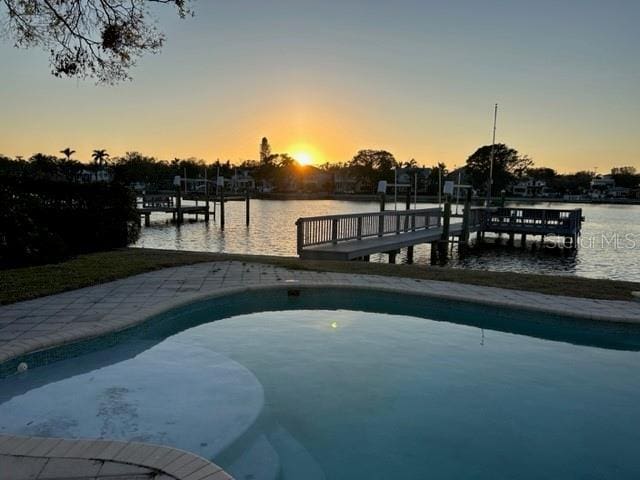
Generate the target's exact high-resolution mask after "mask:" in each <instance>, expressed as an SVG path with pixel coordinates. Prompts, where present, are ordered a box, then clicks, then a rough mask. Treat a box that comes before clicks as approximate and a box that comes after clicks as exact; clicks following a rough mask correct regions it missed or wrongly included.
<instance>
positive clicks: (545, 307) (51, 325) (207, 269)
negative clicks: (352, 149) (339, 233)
mask: <svg viewBox="0 0 640 480" xmlns="http://www.w3.org/2000/svg"><path fill="white" fill-rule="evenodd" d="M278 286H281V287H292V288H295V287H296V286H298V287H318V288H322V287H346V288H366V289H375V290H385V291H395V292H402V293H411V294H417V295H427V296H435V297H441V298H447V299H450V300H454V301H455V300H460V301H471V302H477V303H483V304H490V305H496V306H505V307H515V308H519V309H529V310H535V311H544V312H549V313H556V314H560V315H566V316H571V317H577V318H585V319H590V320H600V321H609V322H626V323H639V324H640V302H637V301H619V300H593V299H585V298H573V297H564V296H556V295H545V294H541V293H533V292H525V291H521V290H508V289H501V288H495V287H482V286H475V285H463V284H457V283H451V282H440V281H434V280H416V279H409V278H398V277H385V276H378V275H354V274H343V273H332V272H312V271H303V270H288V269H285V268H281V267H276V266H272V265H262V264H255V263H244V262H237V261H224V262H210V263H201V264H195V265H189V266H183V267H174V268H167V269H163V270H158V271H154V272H149V273H144V274H140V275H135V276H132V277H129V278H125V279H122V280H116V281H113V282H109V283H104V284H101V285H96V286H92V287H87V288H82V289H79V290H73V291H70V292H65V293H60V294H56V295H51V296H48V297H43V298H38V299H35V300H29V301H26V302H20V303H15V304H12V305H7V306H2V307H0V363H3V362H5V361H8V360H10V359H12V358H14V357H17V356H20V355H24V354H27V353H30V352H34V351H38V350H42V349H46V348H50V347H54V346H58V345H61V344H64V343H69V342H73V341H77V340H81V339H86V338H91V337H95V336H99V335H102V334H105V333H108V332H112V331H117V330H121V329H124V328H127V327H129V326H132V325H135V324H137V323H140V322H142V321H144V320H145V319H147V318H149V317H150V316H153V315H155V314H158V313H160V312H162V311H165V310H167V309H169V308H172V307H176V306H179V305H182V304H186V303H190V302H193V301H196V300H201V299H205V298H209V297H212V296H219V295H226V294H230V293H236V292H241V291H245V290H246V291H251V290H255V289H262V288H273V287H278ZM29 442H31V443H29ZM47 442H58V443H59V442H60V440H54V439H36V438H31V439H29V438H25V437H11V436H8V435H4V436H3V435H0V472H3V473H4V472H13V473H14V474H15V475H14V476H6V477H2V478H11V479H14V478H16V479H21V478H25V479H29V478H33V479H37V478H41V479H44V478H158V479H171V478H175V479H179V480H182V479H189V480H218V479H222V478H231V477H229V476H228V475H227V474H225V473H224V472H223V471H222V470H221V469H220V468H219V467H217V466H216V465H214V464H212V463H210V462H207V461H206V460H203V459H200V457H196V456H195V455H191V454H188V455H191V457H185V456H184V455H185V452H180V451H178V450H173V449H169V448H166V447H158V446H150V445H143V444H136V443H127V442H106V441H97V440H93V441H92V440H74V441H70V442H75V443H74V445H75V446H74V447H73V449H71V447H70V450H69V451H66V452H63V453H64V454H66V456H65V455H61V454H59V450H56V449H55V448H53V447H52V448H51V449H49V450H47V449H46V446H47V445H49V443H47ZM65 442H66V441H65ZM106 443H110V444H112V445H116V444H117V445H118V446H120V447H121V448H120V450H118V451H117V452H116V453H114V454H113V455H111V456H109V453H110V452H112V451H115V450H117V448H116V447H112V449H111V450H108V449H106V447H105V451H104V452H102V456H101V457H96V454H95V452H96V450H99V449H100V446H101V445H102V446H104V444H106ZM61 445H64V444H61ZM162 448H164V449H165V450H160V449H162ZM45 450H46V451H45ZM170 451H173V452H180V456H181V457H176V458H174V459H173V463H174V464H173V467H172V468H173V469H172V470H167V468H166V467H167V465H166V464H164V463H162V462H160V461H158V462H156V463H153V462H151V460H153V459H154V458H157V457H158V453H159V452H163V453H167V455H169V453H168V452H170ZM69 452H71V453H72V454H73V455H75V456H71V457H70V456H68V455H69ZM154 452H155V453H154ZM154 455H155V456H154ZM171 455H174V456H175V455H177V454H176V453H172V454H171ZM171 455H170V456H169V457H168V458H172V457H171ZM182 457H184V458H182ZM180 458H182V460H181V461H182V462H185V461H186V460H187V458H190V462H194V463H193V464H192V465H191V467H195V466H196V465H198V469H196V470H191V469H190V468H187V466H188V464H184V465H182V466H183V467H184V468H182V469H180V468H179V467H180V466H181V463H180V461H178V460H180ZM123 459H124V460H123ZM150 459H151V460H150ZM197 459H199V460H198V462H199V461H202V462H205V463H204V464H200V463H197V462H196V460H197ZM134 460H135V461H134ZM145 462H146V463H145ZM164 462H166V458H165V460H164ZM176 465H177V466H176ZM65 466H66V467H65ZM105 466H106V467H105ZM65 468H67V470H66V471H73V472H76V473H74V475H75V476H70V475H69V474H67V476H66V477H65V476H62V475H58V476H57V477H52V476H51V475H53V474H50V472H51V471H54V473H55V472H61V471H65ZM123 468H124V469H125V470H126V468H131V469H133V468H136V469H138V470H135V472H137V473H135V472H134V471H133V470H132V471H131V472H129V473H130V475H129V476H125V475H126V472H125V470H117V469H123ZM163 468H164V470H163ZM9 469H11V470H9ZM110 469H114V471H120V472H122V474H121V475H120V476H119V477H118V476H113V474H111V473H108V472H111V470H110ZM103 472H107V473H106V474H105V473H103Z"/></svg>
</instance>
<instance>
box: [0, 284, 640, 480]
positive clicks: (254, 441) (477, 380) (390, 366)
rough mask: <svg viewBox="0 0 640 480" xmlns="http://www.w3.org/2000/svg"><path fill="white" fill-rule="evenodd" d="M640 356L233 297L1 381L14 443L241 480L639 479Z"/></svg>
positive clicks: (371, 301)
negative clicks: (118, 442)
mask: <svg viewBox="0 0 640 480" xmlns="http://www.w3.org/2000/svg"><path fill="white" fill-rule="evenodd" d="M327 303H332V304H334V305H338V306H340V307H342V308H340V309H338V310H329V309H327V308H326V307H324V308H323V306H324V305H326V304H327ZM356 305H361V307H360V309H356ZM347 307H348V308H347ZM260 309H264V310H266V311H262V312H256V310H260ZM375 312H383V313H375ZM225 317H226V318H225ZM213 320H216V321H213ZM599 341H600V342H601V343H599ZM639 350H640V330H638V328H636V327H631V326H619V325H597V324H593V323H589V322H582V321H579V320H571V319H563V318H556V317H551V316H542V315H539V314H533V313H528V312H515V311H508V310H497V309H490V308H487V307H478V306H473V305H468V304H451V303H448V302H444V301H437V300H429V299H421V298H415V297H398V296H393V295H391V294H371V293H364V292H345V291H323V292H312V291H305V290H303V291H302V292H301V293H300V296H299V297H294V298H292V297H287V296H286V295H285V293H284V292H271V293H261V294H253V295H252V296H251V297H249V298H247V297H242V296H237V297H236V298H231V299H226V300H224V301H213V300H212V301H209V302H204V303H202V304H200V305H198V306H195V307H190V308H183V309H180V310H177V311H174V312H172V313H171V314H167V315H163V316H161V317H159V318H158V319H156V321H155V322H150V323H149V325H147V326H146V327H145V328H144V329H138V330H136V331H134V332H132V333H131V335H129V336H128V337H126V338H124V339H123V340H122V341H120V342H119V343H118V344H117V345H116V346H114V347H110V348H105V349H99V350H96V351H92V352H88V353H85V354H83V355H81V356H75V357H73V356H71V357H70V358H67V359H65V360H62V361H58V362H55V363H50V364H48V365H44V366H40V367H37V368H33V369H31V370H30V371H28V372H27V373H26V374H21V375H15V376H11V377H8V378H5V379H3V380H0V432H2V433H19V434H30V435H45V436H64V437H83V438H98V437H99V438H110V439H126V440H140V441H147V442H154V443H161V444H166V445H172V446H175V447H179V448H183V449H186V450H190V451H193V452H195V453H198V454H200V455H202V456H204V457H207V458H210V459H212V460H213V461H216V462H217V463H219V464H220V465H222V466H223V467H224V468H225V469H226V470H227V471H229V472H230V473H231V474H232V475H234V476H235V477H236V478H237V479H238V480H245V479H247V480H248V479H254V480H258V479H286V480H288V479H323V478H326V479H387V478H398V479H424V478H438V479H441V478H446V479H450V478H478V479H496V478H531V479H534V478H535V479H539V478H622V479H625V478H629V479H631V478H640V457H639V456H638V455H637V452H638V445H640V429H638V425H640V408H638V404H639V401H640V373H639V369H638V367H639V365H640V353H639Z"/></svg>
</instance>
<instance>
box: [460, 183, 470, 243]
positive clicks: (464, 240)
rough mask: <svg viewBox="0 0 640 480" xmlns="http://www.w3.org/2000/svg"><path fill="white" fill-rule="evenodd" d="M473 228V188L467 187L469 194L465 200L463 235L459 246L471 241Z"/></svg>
mask: <svg viewBox="0 0 640 480" xmlns="http://www.w3.org/2000/svg"><path fill="white" fill-rule="evenodd" d="M470 230H471V189H470V188H469V189H467V196H466V198H465V200H464V210H463V211H462V236H461V237H460V239H459V242H458V244H459V246H467V245H468V243H469V232H470Z"/></svg>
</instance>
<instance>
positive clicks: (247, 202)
mask: <svg viewBox="0 0 640 480" xmlns="http://www.w3.org/2000/svg"><path fill="white" fill-rule="evenodd" d="M244 202H245V217H246V218H245V220H246V222H247V227H248V226H249V213H250V209H251V206H250V203H251V195H249V189H248V188H247V191H246V192H245V197H244Z"/></svg>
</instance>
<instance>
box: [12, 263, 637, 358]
mask: <svg viewBox="0 0 640 480" xmlns="http://www.w3.org/2000/svg"><path fill="white" fill-rule="evenodd" d="M143 275H144V274H143ZM341 275H345V276H349V274H341ZM354 276H355V275H354ZM361 276H365V277H366V276H367V275H361ZM371 277H373V276H371ZM414 282H415V284H416V286H417V288H415V289H407V287H406V285H404V286H402V287H392V286H388V285H379V284H375V283H360V282H356V283H347V282H345V283H343V284H340V283H336V282H314V281H304V280H297V279H294V280H292V279H288V280H285V281H280V282H270V283H265V284H259V285H251V284H249V285H245V286H240V287H227V288H223V289H220V290H218V291H216V292H205V293H199V294H186V295H184V296H182V297H179V298H177V299H172V300H167V301H165V302H161V303H158V304H156V306H155V307H145V308H143V309H140V310H139V311H138V313H139V314H138V315H130V314H128V315H123V316H122V318H121V319H120V320H118V319H115V320H114V319H111V320H109V321H108V322H106V323H104V324H101V325H91V326H90V327H79V328H74V329H73V330H72V331H61V332H57V333H53V334H45V335H41V336H39V337H36V338H29V339H24V340H18V341H15V342H10V343H9V344H8V345H7V346H0V364H2V363H5V362H8V361H10V360H12V359H14V358H16V357H20V356H23V355H26V354H30V353H35V352H38V351H42V350H48V349H50V348H53V347H59V346H63V345H66V344H70V343H75V342H78V341H81V340H89V339H92V338H96V337H100V336H102V335H105V334H108V333H116V332H119V331H122V330H125V329H127V328H130V327H133V326H136V325H138V324H141V323H143V322H145V321H147V320H149V319H150V318H152V317H154V316H156V315H159V314H161V313H163V312H166V311H168V310H171V309H174V308H179V307H182V306H185V305H189V304H191V303H195V302H199V301H205V300H211V299H215V298H221V297H226V296H229V295H234V294H242V293H250V292H252V291H261V290H277V289H287V288H305V289H309V288H312V289H325V288H341V289H352V290H368V291H374V292H375V291H379V292H386V293H397V294H404V295H415V296H422V297H428V298H440V299H444V300H451V301H464V302H468V303H475V304H479V305H488V306H493V307H503V308H516V309H520V310H526V311H531V312H540V313H548V314H555V315H561V316H565V317H571V318H575V319H586V320H594V321H602V322H610V323H631V324H640V314H639V315H637V316H636V315H630V316H621V315H620V314H618V313H614V312H606V309H605V310H601V311H598V312H596V311H589V312H588V313H587V311H580V312H578V311H575V310H573V309H571V308H567V307H566V306H564V305H563V304H561V303H554V304H547V303H545V300H547V301H548V300H550V299H556V298H565V299H571V300H573V301H581V302H585V303H593V304H594V305H602V304H604V302H605V301H602V300H591V299H582V298H577V297H560V296H551V295H545V294H540V293H536V292H524V293H526V294H527V295H530V296H534V297H535V296H538V297H541V298H540V302H538V303H533V304H529V303H528V304H526V305H523V304H522V303H520V302H517V301H514V300H512V299H509V298H506V297H502V298H501V297H499V296H498V297H496V296H495V295H493V296H492V295H487V296H481V297H478V296H475V295H474V296H472V297H469V296H465V295H460V294H459V293H446V292H442V291H438V292H434V291H430V290H425V289H422V288H420V285H421V284H422V283H428V282H429V283H433V282H436V283H441V284H452V285H461V284H455V283H454V282H440V281H435V280H429V281H421V280H414ZM474 287H475V288H476V289H486V290H487V291H491V293H495V291H507V292H514V291H510V290H507V289H501V288H496V287H478V286H474ZM89 288H91V287H89ZM518 292H519V293H523V292H521V291H518ZM58 295H61V294H58ZM53 296H56V295H52V297H53ZM45 298H46V297H45ZM608 302H610V303H617V304H628V305H629V306H634V307H636V306H637V307H640V305H638V302H634V301H630V302H625V301H620V300H610V301H608ZM22 303H25V302H22ZM638 310H639V311H640V308H638Z"/></svg>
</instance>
